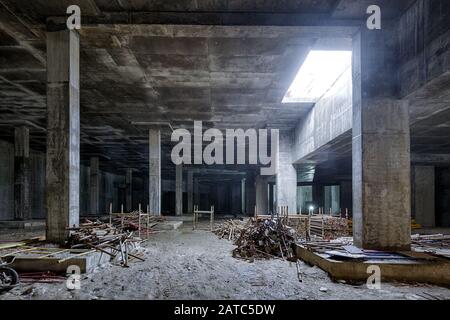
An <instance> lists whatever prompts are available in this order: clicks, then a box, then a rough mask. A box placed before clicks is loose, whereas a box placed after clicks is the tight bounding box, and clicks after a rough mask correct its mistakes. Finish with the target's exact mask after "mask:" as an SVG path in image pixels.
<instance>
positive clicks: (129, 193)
mask: <svg viewBox="0 0 450 320" xmlns="http://www.w3.org/2000/svg"><path fill="white" fill-rule="evenodd" d="M125 185H126V191H125V193H126V195H125V203H126V210H127V212H131V211H133V169H132V168H127V171H126V173H125Z"/></svg>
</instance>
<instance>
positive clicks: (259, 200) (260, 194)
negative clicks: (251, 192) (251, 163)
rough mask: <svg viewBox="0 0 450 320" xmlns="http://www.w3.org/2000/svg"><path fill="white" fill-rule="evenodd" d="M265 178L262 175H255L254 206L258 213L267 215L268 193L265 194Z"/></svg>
mask: <svg viewBox="0 0 450 320" xmlns="http://www.w3.org/2000/svg"><path fill="white" fill-rule="evenodd" d="M267 190H268V188H267V178H266V177H264V176H257V177H256V208H257V212H256V214H258V215H267V214H268V213H269V208H268V199H269V197H268V194H267Z"/></svg>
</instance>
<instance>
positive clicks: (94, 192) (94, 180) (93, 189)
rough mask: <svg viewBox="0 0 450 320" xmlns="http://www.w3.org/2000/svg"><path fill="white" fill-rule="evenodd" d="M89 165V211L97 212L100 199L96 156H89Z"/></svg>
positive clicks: (98, 170)
mask: <svg viewBox="0 0 450 320" xmlns="http://www.w3.org/2000/svg"><path fill="white" fill-rule="evenodd" d="M90 162H91V163H90V167H89V169H90V170H89V183H90V184H89V192H90V199H89V200H90V208H91V210H90V213H91V214H94V215H96V214H98V213H99V200H100V169H99V159H98V157H91V161H90Z"/></svg>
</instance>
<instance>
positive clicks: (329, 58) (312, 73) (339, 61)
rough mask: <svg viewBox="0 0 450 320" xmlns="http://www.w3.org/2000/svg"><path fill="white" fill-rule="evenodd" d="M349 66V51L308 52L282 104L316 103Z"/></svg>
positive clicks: (350, 59) (350, 54)
mask: <svg viewBox="0 0 450 320" xmlns="http://www.w3.org/2000/svg"><path fill="white" fill-rule="evenodd" d="M351 66H352V52H351V51H321V50H312V51H310V52H309V54H308V56H307V57H306V59H305V62H304V63H303V65H302V66H301V68H300V70H299V71H298V73H297V75H296V76H295V79H294V81H293V82H292V84H291V86H290V87H289V89H288V91H287V92H286V94H285V96H284V98H283V101H282V103H300V102H303V103H316V102H317V101H318V100H319V99H320V98H321V97H322V96H323V95H324V94H325V93H326V92H327V91H328V90H329V89H330V88H331V87H332V86H333V84H334V83H335V82H336V80H337V79H339V77H340V76H341V75H342V74H343V73H344V72H345V71H346V70H347V69H348V68H351Z"/></svg>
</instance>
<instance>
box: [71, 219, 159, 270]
mask: <svg viewBox="0 0 450 320" xmlns="http://www.w3.org/2000/svg"><path fill="white" fill-rule="evenodd" d="M159 219H161V218H158V217H151V220H152V221H153V222H152V223H150V224H148V223H147V224H145V225H142V224H141V222H140V217H139V213H127V214H121V215H120V216H119V217H116V218H114V219H111V220H110V221H111V223H104V222H101V221H99V220H97V221H91V220H89V219H86V220H85V221H84V222H83V223H81V224H80V225H79V226H78V227H74V228H69V231H70V236H69V241H68V243H67V244H68V246H69V247H70V248H72V249H93V250H97V251H100V252H102V253H105V254H107V255H109V256H111V258H112V260H117V261H118V262H119V263H120V264H121V265H122V266H127V265H128V261H129V260H132V259H137V260H140V261H145V260H144V259H143V258H142V252H138V251H139V245H140V244H141V243H142V242H144V241H145V239H142V238H141V237H140V236H138V235H137V233H138V232H139V233H141V232H142V233H143V234H149V233H151V229H152V228H153V227H154V226H155V225H156V224H157V223H158V221H159Z"/></svg>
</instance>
